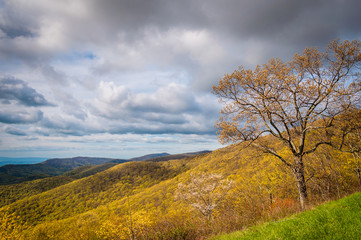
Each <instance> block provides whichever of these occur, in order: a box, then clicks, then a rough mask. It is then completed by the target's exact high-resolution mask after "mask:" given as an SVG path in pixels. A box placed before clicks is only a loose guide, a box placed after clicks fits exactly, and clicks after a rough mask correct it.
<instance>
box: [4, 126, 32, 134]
mask: <svg viewBox="0 0 361 240" xmlns="http://www.w3.org/2000/svg"><path fill="white" fill-rule="evenodd" d="M2 129H3V130H4V132H6V133H8V134H11V135H15V136H26V135H27V134H26V132H25V131H23V130H21V129H19V128H14V127H11V126H5V127H3V128H2Z"/></svg>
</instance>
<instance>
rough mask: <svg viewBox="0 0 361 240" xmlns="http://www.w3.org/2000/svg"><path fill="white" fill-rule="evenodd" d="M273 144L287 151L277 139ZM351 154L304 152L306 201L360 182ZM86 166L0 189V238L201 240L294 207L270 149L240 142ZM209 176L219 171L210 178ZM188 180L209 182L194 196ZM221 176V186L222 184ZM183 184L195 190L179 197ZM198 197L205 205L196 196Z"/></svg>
mask: <svg viewBox="0 0 361 240" xmlns="http://www.w3.org/2000/svg"><path fill="white" fill-rule="evenodd" d="M278 148H279V149H280V152H282V154H284V155H285V156H287V154H288V153H287V151H286V150H284V151H282V149H281V145H280V146H279V147H278ZM357 161H359V159H357V158H353V156H352V155H351V154H350V155H348V154H340V153H338V152H335V151H333V150H332V149H327V148H324V149H320V151H317V153H315V154H313V155H310V156H309V158H308V159H307V161H306V164H307V169H310V171H309V172H307V173H306V176H307V178H308V179H307V184H308V187H309V189H308V191H309V194H310V201H311V205H313V204H317V203H320V202H323V201H326V200H329V199H334V198H339V197H342V196H344V195H347V194H349V193H352V192H354V191H356V190H357V189H359V184H358V178H357V174H356V173H355V171H354V166H355V164H357ZM83 168H84V167H83ZM84 170H89V169H88V168H85V169H79V170H75V171H74V170H73V172H70V173H67V174H65V175H62V176H58V177H51V178H45V179H41V180H35V181H30V182H25V183H21V184H15V185H6V186H3V188H2V189H1V191H2V194H1V203H2V205H3V206H2V208H0V213H1V218H2V219H1V228H0V229H1V233H2V234H1V235H2V236H6V237H5V239H204V237H205V236H212V235H216V234H219V233H221V232H231V231H234V230H238V229H242V228H244V227H247V226H250V225H253V224H255V223H259V222H262V221H266V220H271V219H276V218H280V217H283V216H286V215H288V214H290V213H295V212H298V211H300V206H299V202H298V194H297V187H296V185H295V182H294V179H293V176H292V175H291V174H289V171H288V169H286V167H285V166H284V165H283V164H281V163H280V162H278V161H277V159H274V158H273V157H271V156H270V155H267V154H261V153H260V152H258V151H256V150H255V149H252V148H242V146H241V145H231V146H228V147H225V148H222V149H219V150H216V151H213V152H211V153H203V154H199V155H196V156H193V157H188V158H184V159H180V160H179V159H178V160H167V161H158V162H157V161H141V162H128V163H121V164H118V165H115V166H113V167H111V168H109V169H106V170H104V171H100V172H98V173H96V174H94V175H90V176H87V175H86V174H84ZM79 174H80V175H79ZM81 174H83V175H81ZM72 176H73V178H72ZM74 176H77V177H74ZM211 176H217V178H216V182H214V180H212V179H211ZM192 179H193V180H192ZM194 179H198V180H197V181H198V183H199V182H201V184H203V185H199V186H201V187H202V189H208V187H209V186H213V185H214V184H215V185H214V186H216V187H215V188H214V189H213V190H212V191H208V192H207V190H204V191H203V192H202V194H203V195H202V194H201V195H199V194H198V193H197V192H195V191H194V188H191V187H190V186H192V184H193V185H194ZM223 180H227V183H228V185H227V188H225V187H224V188H222V187H223V186H225V185H224V181H223ZM181 183H183V186H185V187H183V188H185V191H186V193H185V194H190V195H192V197H189V198H185V197H182V195H181V194H180V193H181V191H180V186H181V185H180V184H181ZM195 184H196V185H195V186H196V187H197V182H195ZM40 186H42V188H40ZM217 186H218V187H217ZM187 187H189V188H187ZM187 191H188V192H187ZM3 193H4V194H3ZM194 196H195V197H194ZM202 198H203V200H202ZM216 198H217V199H216ZM204 199H208V200H207V201H208V202H207V201H206V202H207V204H208V205H207V204H205V205H204V204H203V203H202V201H203V202H204ZM212 199H213V200H212ZM216 200H217V202H216ZM212 201H213V202H212ZM202 204H203V205H202ZM197 206H198V207H197ZM202 207H203V208H204V209H206V208H207V207H208V208H212V211H211V212H207V211H203V210H204V209H203V210H202Z"/></svg>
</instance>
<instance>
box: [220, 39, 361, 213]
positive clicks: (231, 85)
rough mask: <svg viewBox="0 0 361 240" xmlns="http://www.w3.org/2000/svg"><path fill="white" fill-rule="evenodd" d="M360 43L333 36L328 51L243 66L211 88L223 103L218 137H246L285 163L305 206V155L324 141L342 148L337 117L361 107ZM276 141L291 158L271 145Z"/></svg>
mask: <svg viewBox="0 0 361 240" xmlns="http://www.w3.org/2000/svg"><path fill="white" fill-rule="evenodd" d="M360 46H361V43H360V41H358V40H354V41H344V42H340V41H339V40H334V41H332V42H330V43H329V45H328V47H327V49H326V50H325V51H324V52H320V51H319V50H317V49H316V48H306V49H305V50H304V52H303V54H302V55H299V54H295V56H294V58H293V60H292V61H290V62H282V61H281V60H279V59H271V60H270V61H269V62H268V63H267V64H264V65H262V66H257V67H256V68H255V70H250V69H244V68H243V67H240V68H239V69H238V70H236V71H234V72H233V73H232V74H229V75H225V76H224V78H222V79H221V80H220V81H219V84H218V85H217V86H214V87H213V92H214V93H215V94H216V95H218V96H219V97H220V101H221V102H223V104H224V108H223V110H222V112H221V114H222V116H221V117H220V119H219V121H218V122H217V126H218V128H219V132H218V133H219V139H220V141H221V142H222V143H227V142H241V141H245V142H247V143H248V144H249V145H253V146H255V147H257V148H259V149H261V150H262V151H263V152H265V153H269V154H272V155H274V156H275V157H276V158H277V159H279V160H280V161H281V162H282V163H284V164H286V165H287V166H288V167H289V168H290V169H291V171H292V173H293V175H294V176H295V179H296V181H297V185H298V191H299V197H300V203H301V206H302V207H304V205H305V203H306V202H307V200H308V197H307V188H306V181H305V169H304V156H305V155H307V154H310V153H312V152H315V151H316V150H317V148H318V147H319V146H321V145H330V146H333V147H336V148H338V149H343V148H344V144H343V142H342V141H336V140H335V138H333V137H332V136H333V134H334V132H332V128H333V125H334V122H335V119H337V118H338V117H339V116H341V115H342V114H345V113H347V111H348V110H349V109H350V108H359V107H360V90H361V89H360V86H361V84H360V74H359V73H358V72H357V70H358V69H359V66H360V62H361V52H360ZM347 134H348V133H347V132H344V133H342V134H341V138H342V137H346V135H347ZM264 135H268V137H267V138H268V139H269V141H267V140H265V138H261V136H264ZM311 136H312V141H310V139H311ZM338 139H339V138H338ZM275 140H276V141H281V142H282V143H283V144H284V146H285V147H287V148H288V149H289V151H290V152H291V153H292V156H293V157H292V159H290V158H287V157H285V156H283V155H281V154H280V153H279V151H278V150H277V149H275V148H274V147H273V146H274V144H273V143H274V141H275Z"/></svg>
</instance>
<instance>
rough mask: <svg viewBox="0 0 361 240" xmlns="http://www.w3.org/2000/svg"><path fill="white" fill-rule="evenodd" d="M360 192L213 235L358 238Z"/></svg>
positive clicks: (225, 238)
mask: <svg viewBox="0 0 361 240" xmlns="http://www.w3.org/2000/svg"><path fill="white" fill-rule="evenodd" d="M360 216H361V193H356V194H353V195H351V196H348V197H346V198H343V199H340V200H338V201H333V202H329V203H326V204H323V205H321V206H319V207H317V208H316V209H314V210H310V211H307V212H303V213H300V214H297V215H294V216H292V217H290V218H286V219H283V220H280V221H276V222H269V223H266V224H262V225H259V226H255V227H252V228H250V229H248V230H246V231H240V232H234V233H232V234H228V235H222V236H219V237H215V238H213V239H214V240H236V239H243V240H245V239H359V238H360V236H361V227H360V226H361V217H360Z"/></svg>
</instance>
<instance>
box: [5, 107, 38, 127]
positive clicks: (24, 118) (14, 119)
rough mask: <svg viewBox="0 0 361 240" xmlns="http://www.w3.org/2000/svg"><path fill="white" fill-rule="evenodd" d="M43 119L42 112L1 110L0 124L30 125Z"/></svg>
mask: <svg viewBox="0 0 361 240" xmlns="http://www.w3.org/2000/svg"><path fill="white" fill-rule="evenodd" d="M42 118H43V112H42V111H39V110H37V111H33V110H22V111H21V110H7V111H4V110H1V111H0V122H2V123H8V124H29V123H36V122H39V121H40V120H41V119H42Z"/></svg>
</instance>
